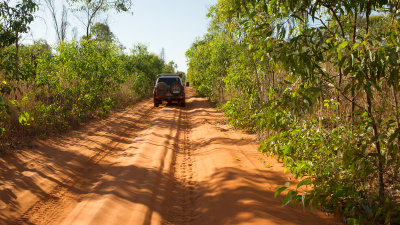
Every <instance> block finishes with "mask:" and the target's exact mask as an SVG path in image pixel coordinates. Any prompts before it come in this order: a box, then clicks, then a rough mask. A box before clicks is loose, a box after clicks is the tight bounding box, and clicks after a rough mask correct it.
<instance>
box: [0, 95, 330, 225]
mask: <svg viewBox="0 0 400 225" xmlns="http://www.w3.org/2000/svg"><path fill="white" fill-rule="evenodd" d="M152 105H153V104H152V99H149V100H146V101H143V102H140V103H138V104H137V105H136V106H135V108H132V109H128V110H126V111H124V112H119V113H114V114H113V115H112V116H111V117H110V118H108V119H106V120H103V121H100V122H99V121H97V122H93V123H90V124H88V125H87V126H85V127H83V128H81V129H79V130H77V131H71V132H69V133H67V134H66V135H63V136H61V137H58V138H51V139H49V140H45V141H36V142H35V143H34V144H32V146H30V148H29V149H24V150H23V151H20V152H18V153H17V154H15V155H13V156H7V157H3V158H2V159H0V163H1V165H2V166H1V169H0V180H1V181H0V182H1V183H0V224H118V225H122V224H146V225H147V224H206V225H214V224H215V225H218V224H336V223H335V221H334V220H333V219H332V218H328V217H326V216H325V215H323V214H322V213H311V212H309V211H308V210H303V209H302V208H301V207H300V206H298V207H296V206H292V205H290V206H286V207H281V199H275V198H274V197H273V193H274V187H275V186H276V185H281V184H283V183H284V182H285V181H286V180H287V178H288V177H289V176H290V175H288V174H284V173H283V167H282V166H281V165H280V164H278V163H276V162H275V160H273V159H270V158H265V157H262V156H261V155H260V154H259V153H258V152H257V145H256V144H255V143H254V137H253V136H252V135H249V134H245V133H243V132H240V131H236V130H232V129H231V128H230V127H229V126H227V125H225V124H224V118H223V116H222V114H221V113H219V112H217V111H216V110H215V109H214V108H213V107H212V106H211V104H210V103H209V102H208V101H207V100H206V99H204V98H199V97H196V96H195V94H194V92H193V91H192V90H191V89H189V90H188V93H187V107H186V108H181V107H179V106H165V105H162V106H160V107H159V108H153V106H152ZM265 161H267V162H268V164H267V165H268V166H265V164H264V162H265Z"/></svg>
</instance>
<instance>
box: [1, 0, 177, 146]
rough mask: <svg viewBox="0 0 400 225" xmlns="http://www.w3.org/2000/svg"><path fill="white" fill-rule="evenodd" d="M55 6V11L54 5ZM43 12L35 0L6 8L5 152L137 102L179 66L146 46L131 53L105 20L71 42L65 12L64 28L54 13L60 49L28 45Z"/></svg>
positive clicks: (3, 47) (3, 63) (3, 46)
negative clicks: (161, 76)
mask: <svg viewBox="0 0 400 225" xmlns="http://www.w3.org/2000/svg"><path fill="white" fill-rule="evenodd" d="M124 2H126V1H122V3H124ZM92 3H93V4H95V3H96V1H92ZM122 3H121V4H122ZM48 4H50V6H53V7H54V1H50V0H48ZM51 4H53V5H51ZM37 8H38V6H37V4H36V3H35V2H34V1H29V0H26V1H22V3H17V4H15V5H14V6H12V5H9V4H8V3H7V2H2V3H1V4H0V13H1V14H0V15H1V19H2V20H1V21H2V23H1V24H0V32H1V40H0V41H1V43H0V79H1V80H0V82H1V83H0V92H1V96H0V152H5V151H7V150H9V149H12V148H13V147H14V146H16V145H18V144H19V142H20V141H21V140H24V139H25V138H27V137H30V136H35V137H41V138H46V137H47V136H48V135H49V134H51V133H54V132H60V131H65V130H68V129H69V128H71V127H73V126H76V125H79V124H80V123H81V122H84V121H86V120H87V119H90V118H104V117H105V116H107V115H108V114H109V113H110V112H111V110H112V109H115V108H123V107H125V106H128V105H132V104H133V103H134V102H135V101H137V100H139V99H140V98H142V97H145V96H149V95H150V94H151V91H152V85H153V82H154V80H155V76H156V75H157V74H158V73H162V72H175V70H176V66H175V63H174V62H172V61H171V62H169V63H167V62H165V61H164V59H163V58H161V57H160V56H158V55H156V54H153V53H150V52H149V51H148V50H147V47H146V46H145V45H141V44H138V45H136V46H134V47H133V48H132V49H131V50H129V51H127V50H125V51H124V47H123V46H122V45H121V44H120V43H119V42H118V40H117V38H116V37H115V36H114V34H113V33H112V32H111V30H110V27H108V25H107V24H104V23H100V22H97V23H95V24H94V26H91V25H92V24H91V23H92V22H88V24H87V31H88V35H85V36H83V37H82V38H81V40H80V41H77V40H70V41H68V40H65V39H66V34H65V32H66V27H65V26H66V24H67V21H65V20H66V18H67V17H66V16H65V15H63V22H61V23H60V21H58V22H59V23H58V24H63V25H61V26H58V25H57V16H56V15H55V14H54V18H55V20H54V21H55V28H57V29H56V30H57V38H58V41H59V42H58V43H56V44H55V45H53V46H50V45H49V44H48V43H47V42H46V41H44V40H36V41H35V42H34V43H33V44H21V43H20V39H21V34H24V33H27V32H28V31H29V24H30V22H32V20H33V19H34V12H35V11H36V10H37ZM64 10H65V7H64ZM54 12H55V11H54ZM63 14H64V11H63ZM3 21H4V22H3ZM90 27H92V29H89V28H90Z"/></svg>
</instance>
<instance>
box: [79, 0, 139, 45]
mask: <svg viewBox="0 0 400 225" xmlns="http://www.w3.org/2000/svg"><path fill="white" fill-rule="evenodd" d="M71 5H73V6H74V7H75V11H78V12H81V13H82V14H83V15H82V17H83V18H81V22H82V23H83V24H84V26H85V28H86V38H88V39H90V29H91V26H92V25H93V22H94V20H95V19H96V17H97V16H99V15H100V14H101V13H104V12H107V11H109V10H116V11H117V12H128V11H129V10H130V9H131V7H132V0H115V1H112V0H109V1H107V0H71Z"/></svg>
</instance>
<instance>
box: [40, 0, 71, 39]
mask: <svg viewBox="0 0 400 225" xmlns="http://www.w3.org/2000/svg"><path fill="white" fill-rule="evenodd" d="M45 3H46V6H47V8H48V9H49V11H50V14H51V16H52V18H53V25H54V29H55V30H56V34H57V40H58V42H63V41H64V40H65V38H66V36H67V27H68V10H67V8H66V7H65V5H63V8H62V12H61V21H60V22H58V19H57V11H56V8H55V4H54V0H45ZM59 23H60V25H59Z"/></svg>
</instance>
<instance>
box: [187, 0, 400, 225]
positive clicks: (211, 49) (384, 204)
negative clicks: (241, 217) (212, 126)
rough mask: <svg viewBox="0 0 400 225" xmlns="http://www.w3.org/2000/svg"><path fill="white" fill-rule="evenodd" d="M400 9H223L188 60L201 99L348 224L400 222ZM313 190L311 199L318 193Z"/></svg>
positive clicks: (244, 4) (259, 5) (258, 5)
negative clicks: (257, 137) (254, 136)
mask: <svg viewBox="0 0 400 225" xmlns="http://www.w3.org/2000/svg"><path fill="white" fill-rule="evenodd" d="M399 7H400V5H399V4H398V2H397V1H353V0H347V1H311V0H306V1H276V0H266V1H255V0H250V1H243V0H233V1H230V0H219V1H218V3H217V4H216V5H215V6H213V7H211V9H210V13H209V16H210V17H211V18H212V22H211V24H210V28H209V31H208V33H207V34H206V35H205V36H204V37H203V38H200V39H198V40H196V41H195V42H194V43H193V45H192V46H191V48H190V49H189V50H188V51H187V53H186V55H187V58H188V61H189V70H188V78H189V80H190V81H191V82H192V84H193V85H194V86H195V88H196V89H197V91H198V92H199V93H200V94H202V95H204V96H208V97H210V98H211V99H213V100H218V101H220V102H222V103H224V105H223V108H224V111H225V114H226V116H227V118H228V119H229V121H230V123H231V124H233V125H234V126H236V127H240V128H248V129H252V130H254V131H257V132H259V133H260V134H261V135H262V137H263V139H264V141H263V142H262V144H261V145H260V148H259V150H260V151H261V152H263V153H266V154H271V155H275V156H277V158H278V160H281V161H282V162H284V164H285V165H286V167H287V169H288V170H289V171H290V172H291V173H292V174H293V175H294V176H295V177H296V178H297V179H298V180H299V183H298V185H297V188H292V186H290V185H289V183H287V184H285V186H282V187H278V189H277V192H276V193H277V194H280V193H281V192H282V191H284V190H286V189H288V190H289V191H287V192H285V193H286V194H285V198H284V202H283V204H285V205H286V204H288V203H289V202H294V203H302V204H303V205H304V206H310V207H311V208H312V209H315V208H320V209H323V210H324V211H327V212H331V213H334V214H336V215H337V216H339V217H342V218H343V220H344V221H345V222H346V223H348V224H397V223H400V216H399V215H400V206H399V204H398V202H399V197H400V192H399V190H400V182H399V176H398V175H399V168H400V160H399V156H400V121H399V117H400V115H399V104H398V98H399V97H400V96H399V93H398V91H399V88H400V82H399V65H400V64H399V62H400V46H399V43H400V35H399V31H400V27H399V21H398V16H399V15H398V13H399V10H398V9H399ZM306 190H307V191H306Z"/></svg>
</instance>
